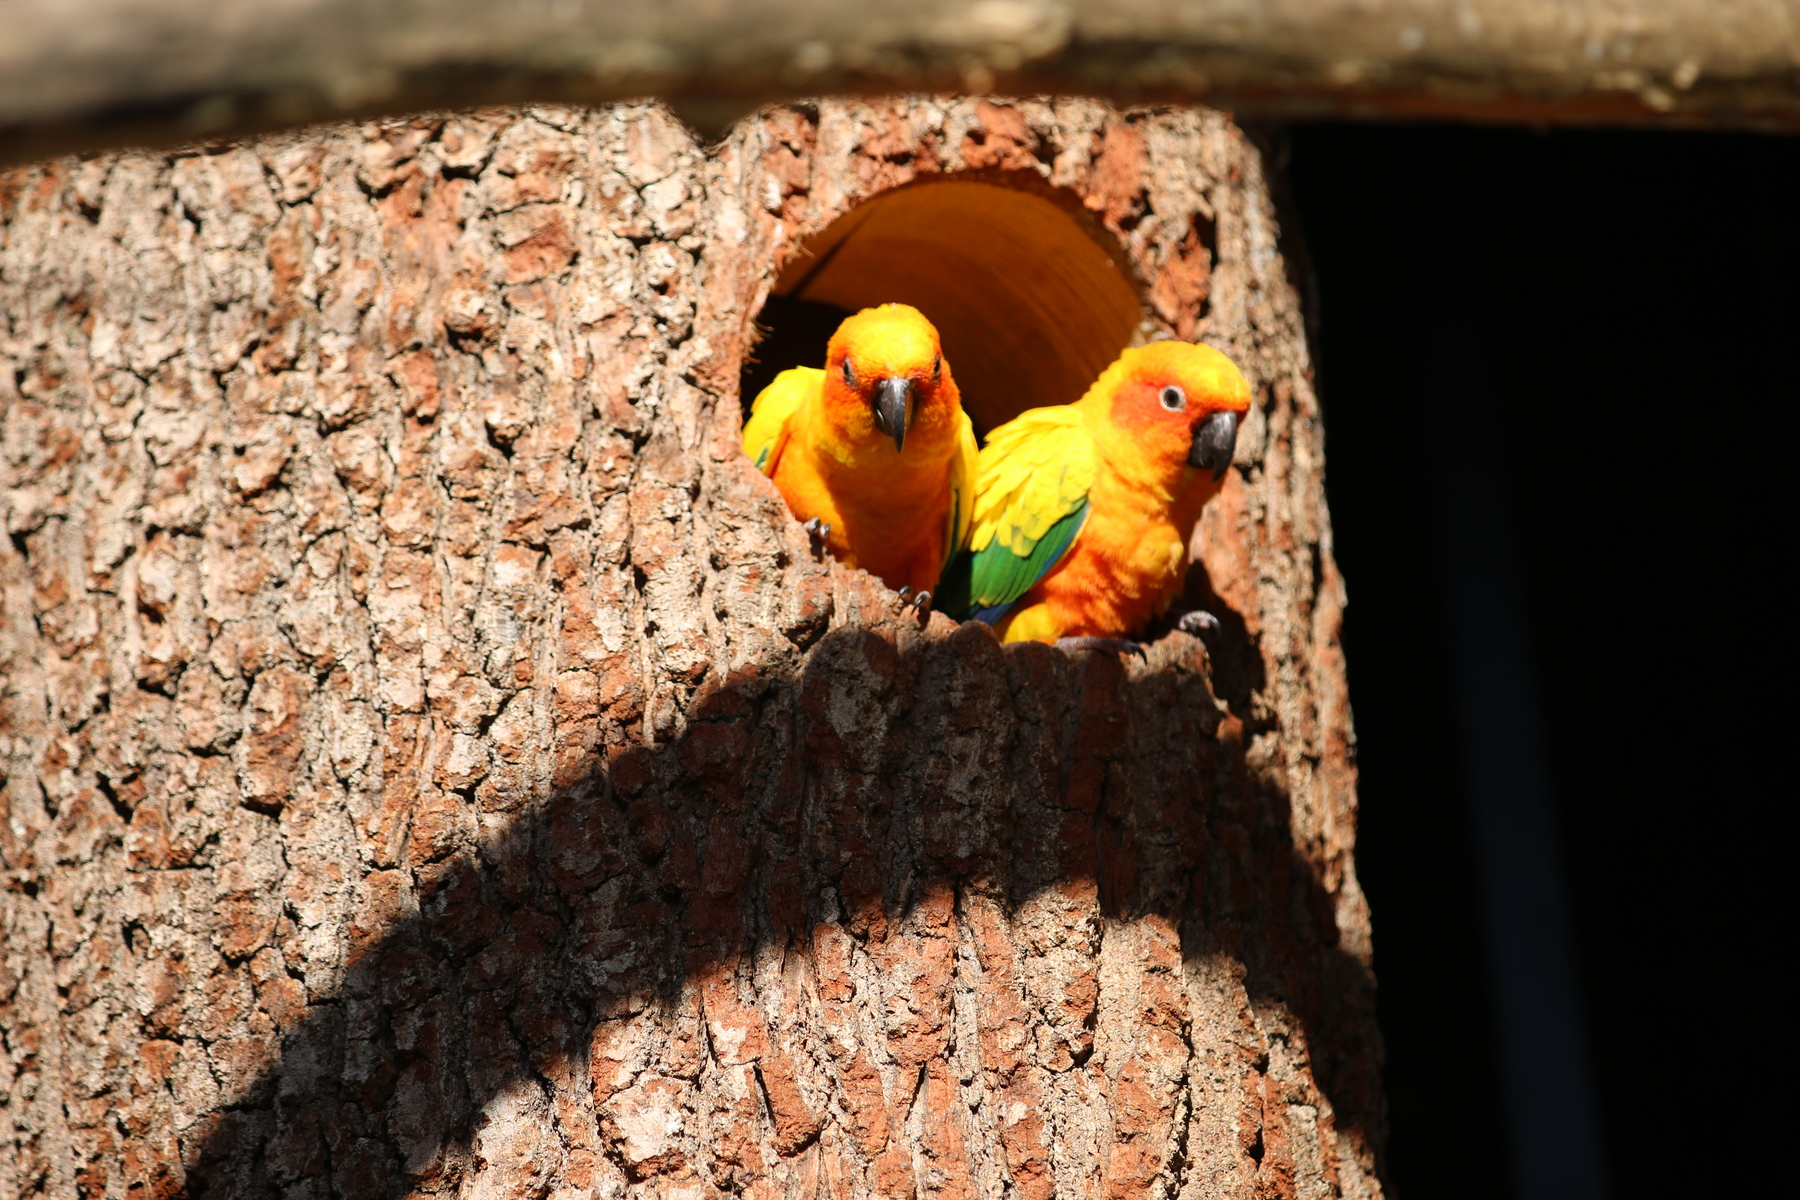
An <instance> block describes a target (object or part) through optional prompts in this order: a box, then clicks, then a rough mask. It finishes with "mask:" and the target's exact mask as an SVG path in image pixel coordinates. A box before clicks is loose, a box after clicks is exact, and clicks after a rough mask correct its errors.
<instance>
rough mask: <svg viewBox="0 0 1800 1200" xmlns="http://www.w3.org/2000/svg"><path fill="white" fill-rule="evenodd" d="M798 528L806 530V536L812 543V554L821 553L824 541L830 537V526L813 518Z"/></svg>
mask: <svg viewBox="0 0 1800 1200" xmlns="http://www.w3.org/2000/svg"><path fill="white" fill-rule="evenodd" d="M800 528H802V529H804V530H806V536H807V539H808V540H809V541H811V542H812V548H813V553H814V554H818V553H821V552H822V551H823V550H824V549H825V544H826V543H825V540H826V539H827V538H829V537H830V536H831V526H829V525H827V524H825V522H823V521H821V520H819V518H817V517H814V518H812V519H811V520H810V521H807V522H806V523H805V524H804V525H802V526H801V527H800Z"/></svg>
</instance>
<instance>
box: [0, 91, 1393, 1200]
mask: <svg viewBox="0 0 1800 1200" xmlns="http://www.w3.org/2000/svg"><path fill="white" fill-rule="evenodd" d="M974 170H979V171H980V172H982V174H981V176H980V177H981V178H982V179H983V180H985V181H987V182H990V183H992V182H995V181H999V182H1000V183H1002V184H1003V185H1004V184H1005V183H1007V182H1008V181H1009V180H1010V181H1011V182H1012V183H1014V184H1017V185H1020V186H1025V185H1030V187H1032V188H1035V189H1036V190H1037V192H1038V193H1040V194H1051V195H1054V196H1057V197H1060V198H1061V200H1062V201H1063V202H1066V203H1067V204H1068V205H1069V206H1071V207H1072V208H1073V209H1076V210H1079V211H1081V212H1085V213H1086V214H1088V216H1087V218H1086V219H1087V220H1089V221H1090V222H1092V223H1093V224H1094V225H1095V227H1096V228H1101V229H1103V230H1104V231H1105V233H1106V235H1107V237H1108V238H1109V239H1110V240H1109V241H1108V246H1109V248H1110V249H1111V251H1112V252H1115V253H1116V254H1118V255H1119V256H1120V257H1121V266H1122V267H1123V268H1124V269H1125V270H1126V272H1127V274H1128V276H1129V277H1130V278H1131V279H1132V281H1133V286H1134V287H1135V288H1136V289H1137V292H1138V294H1139V295H1140V296H1141V297H1142V298H1143V300H1142V303H1143V321H1144V323H1143V325H1142V327H1141V328H1140V329H1139V331H1138V335H1137V336H1154V335H1156V334H1157V333H1159V332H1165V333H1166V332H1171V331H1179V332H1181V333H1183V334H1188V335H1198V336H1201V337H1203V338H1204V339H1205V340H1207V341H1209V342H1211V343H1213V344H1215V345H1218V346H1219V347H1220V348H1222V349H1224V350H1225V351H1227V352H1228V353H1230V354H1231V355H1232V356H1233V357H1234V358H1235V359H1236V360H1237V361H1238V362H1239V363H1240V364H1241V365H1242V366H1243V368H1244V369H1245V372H1246V374H1247V375H1248V376H1249V377H1250V379H1251V380H1252V382H1253V383H1254V384H1255V385H1256V388H1257V396H1258V401H1257V404H1256V406H1255V408H1254V409H1253V413H1252V416H1251V417H1250V418H1249V419H1248V420H1247V422H1246V424H1245V426H1244V430H1243V434H1242V440H1241V444H1240V449H1239V456H1238V468H1237V470H1236V471H1234V472H1233V474H1232V475H1231V476H1230V478H1229V482H1228V484H1227V486H1226V489H1225V491H1224V493H1223V494H1222V495H1221V496H1220V498H1219V499H1218V500H1217V501H1216V502H1215V503H1214V504H1213V505H1212V506H1211V507H1210V508H1209V510H1208V512H1207V515H1206V516H1205V518H1204V519H1203V522H1202V527H1201V530H1200V533H1199V536H1198V538H1197V552H1198V564H1197V566H1196V568H1195V570H1194V573H1193V579H1192V589H1191V590H1192V595H1193V596H1194V598H1195V599H1196V600H1198V601H1201V602H1204V603H1205V604H1207V605H1208V606H1209V607H1211V608H1212V609H1213V611H1215V612H1216V613H1217V614H1218V615H1219V616H1220V617H1221V618H1222V620H1223V625H1224V630H1223V633H1222V635H1221V637H1220V638H1219V639H1218V641H1217V642H1216V643H1215V644H1214V645H1213V646H1212V647H1211V649H1210V651H1209V648H1208V647H1206V646H1203V645H1202V644H1201V643H1200V642H1198V641H1196V640H1194V639H1191V638H1188V637H1186V636H1184V635H1181V634H1170V635H1168V636H1166V637H1164V638H1163V639H1162V640H1160V641H1158V642H1157V643H1156V644H1155V645H1154V646H1153V648H1152V649H1151V652H1150V655H1149V659H1148V661H1147V662H1144V663H1136V662H1133V663H1128V664H1121V663H1119V662H1116V661H1114V660H1112V659H1110V658H1105V657H1096V656H1088V657H1083V658H1068V657H1064V656H1060V655H1058V654H1057V653H1055V652H1053V651H1051V650H1049V649H1047V648H1044V647H1036V646H1023V647H1007V648H1002V647H999V646H998V645H996V644H995V643H994V642H993V641H992V639H991V637H990V636H989V635H988V634H987V633H986V632H985V631H983V630H981V629H980V628H978V627H967V628H961V629H959V628H956V627H954V626H953V625H952V624H951V623H950V622H948V621H947V620H946V619H945V618H943V617H942V616H936V617H933V618H932V619H931V621H930V623H929V625H928V626H925V627H921V626H920V625H919V624H918V623H917V622H916V621H910V620H905V619H902V617H901V612H900V609H899V607H898V606H897V604H896V602H895V599H894V597H893V596H892V595H891V594H889V593H888V592H886V590H885V589H883V588H882V587H881V586H880V585H879V584H878V583H875V582H873V581H871V580H869V579H868V578H867V577H865V576H863V575H861V574H860V573H857V572H851V571H846V570H844V569H843V568H841V567H839V566H837V565H836V564H832V563H829V562H826V563H821V562H819V561H817V560H815V559H814V558H813V557H812V556H811V554H810V553H809V550H808V546H807V538H806V535H805V534H804V532H803V531H802V530H801V529H800V528H799V527H798V526H797V525H796V524H795V523H794V522H793V521H792V520H791V519H790V518H789V517H788V515H787V514H786V512H785V509H784V508H783V506H782V505H781V502H780V500H779V498H778V497H777V496H776V495H775V494H774V493H773V492H772V490H771V489H770V488H769V486H768V484H767V483H766V481H764V480H762V479H761V478H760V477H759V476H757V475H756V474H755V472H754V471H752V470H751V469H750V468H749V466H748V464H747V463H745V462H744V461H743V459H742V457H741V455H740V454H739V453H738V451H737V448H736V428H737V423H738V420H739V412H740V410H739V403H740V399H739V395H738V380H739V372H740V370H741V369H742V367H743V364H744V360H745V355H746V352H747V351H748V349H749V348H750V346H751V343H752V340H753V332H752V331H753V327H752V324H751V322H752V320H753V318H754V317H755V316H756V315H757V314H758V312H759V311H760V310H761V307H762V304H763V301H764V298H765V297H766V296H767V294H768V292H769V290H770V288H771V287H772V286H773V285H774V284H775V281H776V280H777V279H778V278H779V275H780V271H781V268H782V266H783V264H784V262H786V261H787V260H788V259H789V258H791V257H792V255H793V254H794V253H796V249H795V248H796V246H798V245H799V244H800V242H801V240H802V239H804V238H805V237H807V236H810V235H812V234H815V233H818V232H819V231H821V230H823V229H824V228H825V227H826V226H827V225H828V224H829V223H830V222H831V221H832V220H833V219H835V218H836V217H838V216H840V215H842V214H844V213H845V212H847V211H849V210H850V209H852V208H854V207H855V206H856V205H857V204H858V203H859V202H861V201H863V200H866V199H868V198H870V197H872V196H874V195H876V194H878V193H880V192H882V191H883V190H884V189H888V188H892V187H895V186H900V185H905V184H909V183H916V182H917V181H918V180H920V179H922V178H925V179H929V178H937V177H946V178H947V177H951V176H954V175H955V174H956V173H959V172H964V171H974ZM1263 170H1264V168H1263V164H1262V160H1261V158H1260V157H1259V155H1258V152H1257V150H1256V149H1255V147H1254V145H1253V144H1252V143H1251V142H1250V141H1248V140H1247V139H1246V138H1245V137H1244V136H1243V135H1242V133H1241V132H1240V131H1239V130H1238V129H1237V128H1236V127H1235V126H1234V125H1233V124H1232V122H1231V121H1230V120H1229V119H1228V118H1227V117H1225V116H1224V115H1222V114H1220V113H1217V112H1211V111H1206V110H1199V109H1165V110H1157V111H1141V110H1139V111H1133V110H1115V109H1112V108H1109V107H1107V106H1105V105H1103V104H1099V103H1095V102H1092V101H1083V100H1064V101H1054V102H1046V101H1029V102H1027V101H1011V102H993V101H987V100H961V99H944V98H939V99H910V100H891V101H880V102H868V103H863V102H848V101H828V102H819V103H816V104H806V105H799V106H795V107H792V108H782V109H774V110H769V111H767V112H765V113H763V114H761V115H759V116H758V117H757V118H755V119H753V120H750V121H747V122H745V123H743V124H742V125H740V126H739V127H738V128H737V129H736V130H735V131H734V132H733V133H732V135H731V136H730V137H729V138H727V139H726V140H725V141H724V142H723V143H722V144H721V145H720V146H718V147H716V148H714V149H713V150H711V151H707V150H705V149H703V148H702V147H700V146H699V145H698V144H696V143H695V141H694V140H693V139H692V137H691V135H690V134H689V133H688V132H687V131H686V130H685V129H684V127H683V126H681V124H680V123H679V122H677V121H676V120H675V119H674V118H673V117H671V116H670V115H669V113H668V112H667V111H666V110H664V109H662V108H659V107H656V106H653V105H626V106H621V107H614V108H608V109H602V110H595V111H588V110H576V109H560V108H544V107H539V108H532V109H527V110H515V111H487V112H480V113H466V114H460V115H452V116H433V117H421V118H417V119H409V120H403V121H394V122H387V123H381V124H373V125H365V126H340V127H333V128H327V129H321V130H316V131H312V132H308V133H306V134H303V135H291V136H284V137H278V138H271V139H268V140H264V141H260V142H255V143H251V144H245V145H234V146H217V145H215V146H210V147H206V148H202V149H190V150H183V151H180V152H175V153H171V154H167V155H162V154H142V153H131V154H118V155H110V156H105V157H99V158H92V159H87V160H82V161H76V160H64V161H60V162H54V163H48V164H43V165H38V166H32V167H27V168H18V169H14V170H12V171H10V172H7V173H5V174H3V175H0V217H3V219H4V226H3V227H0V314H4V315H3V316H0V320H3V321H4V324H3V325H0V363H3V364H4V369H3V370H0V405H3V407H4V428H3V429H0V450H3V454H4V457H3V460H0V471H3V472H4V476H3V478H0V484H3V487H4V490H3V491H0V496H3V503H4V517H5V521H6V528H7V532H8V534H9V535H10V536H9V538H8V539H7V540H6V541H5V542H4V543H3V544H0V585H3V589H4V590H3V591H0V603H3V606H4V607H3V617H4V620H3V623H0V673H3V676H4V681H5V684H4V687H5V691H4V696H3V698H0V739H3V740H0V775H3V778H4V789H3V790H0V803H3V804H4V806H5V813H4V816H5V820H4V821H3V822H0V859H3V866H4V871H5V876H4V878H5V884H6V886H5V890H4V892H3V893H0V897H3V899H0V921H3V922H4V938H5V941H4V959H3V960H0V1080H3V1081H4V1086H3V1087H0V1096H3V1099H0V1143H4V1146H5V1150H4V1151H3V1152H0V1195H31V1194H38V1193H42V1194H47V1195H72V1194H77V1193H85V1194H88V1195H93V1196H125V1195H134V1196H172V1195H178V1194H183V1193H185V1194H188V1195H194V1196H201V1195H203V1196H208V1197H213V1196H265V1195H268V1196H273V1195H284V1196H326V1195H344V1196H359V1197H360V1196H369V1197H399V1196H403V1195H412V1194H451V1193H454V1194H458V1195H471V1196H473V1195H481V1196H488V1195H496V1196H502V1195H504V1196H515V1195H516V1196H542V1195H557V1196H576V1195H587V1194H600V1195H607V1196H623V1195H631V1196H642V1197H649V1196H663V1195H668V1196H674V1195H677V1194H681V1195H702V1194H705V1195H711V1194H719V1193H743V1194H754V1195H776V1194H780V1195H790V1194H792V1195H798V1194H806V1195H815V1194H829V1195H843V1196H897V1195H907V1194H911V1195H919V1196H924V1195H942V1196H956V1195H977V1194H979V1195H984V1196H1000V1195H1008V1194H1010V1195H1016V1196H1020V1197H1049V1196H1051V1195H1107V1196H1120V1197H1124V1196H1133V1197H1136V1196H1143V1195H1171V1196H1189V1197H1198V1196H1215V1195H1237V1196H1246V1197H1248V1196H1309V1197H1310V1196H1327V1195H1343V1196H1373V1195H1377V1194H1379V1190H1380V1189H1379V1184H1378V1182H1377V1179H1376V1168H1377V1161H1376V1160H1377V1154H1378V1150H1379V1147H1380V1144H1381V1138H1382V1109H1381V1101H1380V1096H1379V1093H1378V1090H1377V1085H1376V1071H1377V1068H1378V1062H1379V1045H1378V1041H1377V1037H1376V1034H1375V1031H1374V1024H1373V1012H1372V988H1373V983H1372V980H1371V977H1370V974H1369V969H1368V963H1369V923H1368V914H1367V911H1366V908H1365V906H1364V903H1363V900H1362V896H1361V893H1360V892H1359V890H1358V888H1357V885H1356V880H1355V874H1354V869H1353V864H1352V860H1351V855H1352V850H1353V840H1354V818H1355V796H1354V773H1353V769H1352V766H1351V762H1350V754H1351V731H1350V723H1349V712H1348V707H1347V701H1346V696H1345V690H1344V677H1343V664H1342V660H1341V656H1340V652H1339V647H1338V642H1337V632H1338V625H1339V618H1340V614H1341V609H1342V604H1343V594H1342V584H1341V582H1340V580H1339V578H1338V576H1337V574H1336V569H1335V566H1334V565H1333V563H1332V558H1331V538H1330V527H1329V522H1328V518H1327V514H1326V512H1325V507H1324V500H1323V490H1322V476H1321V472H1322V469H1323V453H1322V445H1321V430H1320V425H1319V421H1318V413H1317V403H1316V400H1315V398H1314V395H1313V391H1312V386H1311V372H1310V366H1309V364H1308V359H1307V352H1306V346H1305V343H1304V337H1303V332H1302V326H1301V319H1300V312H1299V308H1298V303H1297V299H1296V297H1295V294H1294V291H1293V289H1292V287H1291V286H1290V284H1289V282H1288V280H1287V278H1286V276H1285V274H1284V271H1285V267H1284V259H1283V256H1282V252H1281V245H1280V243H1279V240H1278V225H1277V222H1276V218H1275V213H1274V211H1273V209H1272V208H1271V205H1270V202H1269V198H1268V193H1267V190H1266V187H1265V182H1264V176H1263ZM1196 231H1203V232H1204V233H1205V235H1206V244H1205V245H1204V247H1203V251H1204V252H1203V253H1197V252H1196V243H1195V238H1196V236H1197V233H1196Z"/></svg>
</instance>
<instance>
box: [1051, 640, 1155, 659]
mask: <svg viewBox="0 0 1800 1200" xmlns="http://www.w3.org/2000/svg"><path fill="white" fill-rule="evenodd" d="M1056 648H1057V649H1058V650H1061V651H1063V652H1064V653H1065V654H1073V653H1075V652H1076V651H1079V650H1110V651H1112V652H1113V653H1115V654H1135V655H1137V656H1138V657H1139V658H1147V657H1148V655H1146V654H1145V653H1144V647H1143V644H1142V643H1140V642H1134V641H1132V640H1131V639H1130V638H1110V637H1066V638H1057V639H1056Z"/></svg>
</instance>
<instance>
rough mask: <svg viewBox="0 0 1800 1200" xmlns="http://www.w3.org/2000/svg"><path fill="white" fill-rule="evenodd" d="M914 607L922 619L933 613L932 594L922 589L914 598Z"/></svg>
mask: <svg viewBox="0 0 1800 1200" xmlns="http://www.w3.org/2000/svg"><path fill="white" fill-rule="evenodd" d="M912 606H913V609H914V611H916V612H917V613H918V614H919V615H920V616H921V617H922V616H925V615H926V614H927V613H929V612H930V611H931V593H930V592H929V591H927V590H926V589H924V588H920V589H919V594H918V595H916V596H914V597H913V598H912Z"/></svg>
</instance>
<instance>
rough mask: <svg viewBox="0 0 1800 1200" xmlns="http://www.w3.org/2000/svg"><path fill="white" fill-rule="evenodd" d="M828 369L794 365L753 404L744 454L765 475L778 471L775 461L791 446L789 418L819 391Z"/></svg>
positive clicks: (778, 376)
mask: <svg viewBox="0 0 1800 1200" xmlns="http://www.w3.org/2000/svg"><path fill="white" fill-rule="evenodd" d="M824 383H825V372H823V371H821V370H819V369H818V368H817V367H790V368H788V369H787V370H785V371H783V372H782V373H781V374H779V375H777V376H776V377H775V379H774V381H773V382H771V383H770V384H769V386H768V387H766V388H764V389H763V390H762V392H761V394H760V395H758V396H757V397H756V400H755V402H754V403H752V404H751V405H750V419H749V420H748V421H745V422H744V453H745V454H747V455H749V456H750V461H751V462H753V463H755V464H756V469H757V470H759V471H761V472H762V473H763V474H764V475H773V474H774V473H775V464H776V462H777V461H779V460H780V458H781V452H782V450H783V449H785V448H786V446H787V440H788V418H789V417H791V416H793V415H794V413H795V412H796V411H797V410H798V409H799V407H800V406H801V405H802V404H803V403H805V402H806V400H807V399H808V398H809V397H812V396H816V395H818V394H819V389H820V388H821V387H823V386H824Z"/></svg>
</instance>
